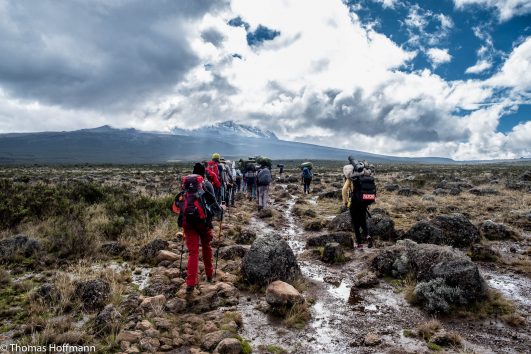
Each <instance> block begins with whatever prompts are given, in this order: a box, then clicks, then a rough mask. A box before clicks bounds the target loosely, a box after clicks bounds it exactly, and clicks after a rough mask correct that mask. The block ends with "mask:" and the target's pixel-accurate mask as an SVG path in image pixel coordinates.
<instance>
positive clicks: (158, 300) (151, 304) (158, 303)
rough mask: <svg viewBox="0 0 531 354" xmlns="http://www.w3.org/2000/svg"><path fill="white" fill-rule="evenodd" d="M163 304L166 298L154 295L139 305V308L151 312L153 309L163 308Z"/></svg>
mask: <svg viewBox="0 0 531 354" xmlns="http://www.w3.org/2000/svg"><path fill="white" fill-rule="evenodd" d="M165 304H166V296H164V295H162V294H161V295H156V296H152V297H146V298H145V299H144V300H142V302H141V303H140V307H141V308H142V309H144V310H148V311H151V310H153V309H155V308H164V305H165Z"/></svg>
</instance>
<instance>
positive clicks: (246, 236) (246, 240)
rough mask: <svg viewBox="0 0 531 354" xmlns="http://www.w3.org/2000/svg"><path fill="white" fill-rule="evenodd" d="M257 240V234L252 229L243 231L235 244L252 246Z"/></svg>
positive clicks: (235, 238)
mask: <svg viewBox="0 0 531 354" xmlns="http://www.w3.org/2000/svg"><path fill="white" fill-rule="evenodd" d="M254 240H256V232H255V231H254V230H251V229H246V228H244V229H242V231H241V232H240V233H238V234H236V236H235V237H234V242H236V243H237V244H242V245H250V244H252V243H253V242H254Z"/></svg>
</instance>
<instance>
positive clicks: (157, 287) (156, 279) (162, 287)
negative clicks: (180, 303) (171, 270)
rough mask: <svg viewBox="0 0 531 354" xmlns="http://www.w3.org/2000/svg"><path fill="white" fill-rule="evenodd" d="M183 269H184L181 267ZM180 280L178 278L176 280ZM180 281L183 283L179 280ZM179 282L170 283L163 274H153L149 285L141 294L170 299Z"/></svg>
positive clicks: (177, 288) (170, 280)
mask: <svg viewBox="0 0 531 354" xmlns="http://www.w3.org/2000/svg"><path fill="white" fill-rule="evenodd" d="M183 267H185V266H184V265H183ZM177 279H180V278H177ZM180 281H183V280H182V279H180ZM180 281H172V279H170V278H169V277H167V276H166V275H164V274H153V275H152V276H151V277H150V278H149V283H148V284H147V286H146V287H145V288H144V290H143V292H144V294H145V295H146V296H157V295H161V294H163V295H165V296H166V297H167V298H169V297H172V296H173V295H174V294H175V293H176V292H177V290H179V287H180V285H181V283H180Z"/></svg>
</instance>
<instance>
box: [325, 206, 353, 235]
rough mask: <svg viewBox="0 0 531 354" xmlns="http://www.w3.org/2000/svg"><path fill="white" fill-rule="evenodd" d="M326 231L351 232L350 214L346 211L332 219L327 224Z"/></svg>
mask: <svg viewBox="0 0 531 354" xmlns="http://www.w3.org/2000/svg"><path fill="white" fill-rule="evenodd" d="M328 229H329V230H331V231H352V224H351V221H350V212H349V211H348V210H347V211H345V212H343V213H341V214H339V215H338V216H336V217H335V218H333V219H332V221H330V222H329V223H328Z"/></svg>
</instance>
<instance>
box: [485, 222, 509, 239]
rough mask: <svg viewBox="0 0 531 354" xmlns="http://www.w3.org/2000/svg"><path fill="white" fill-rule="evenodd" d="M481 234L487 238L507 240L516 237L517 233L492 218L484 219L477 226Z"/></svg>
mask: <svg viewBox="0 0 531 354" xmlns="http://www.w3.org/2000/svg"><path fill="white" fill-rule="evenodd" d="M479 231H480V233H481V236H483V237H485V238H486V239H487V240H507V239H511V238H517V237H518V235H517V233H516V232H514V231H513V230H511V229H509V228H508V227H507V226H505V225H504V224H497V223H495V222H493V221H492V220H486V221H484V222H483V223H482V224H481V226H480V227H479Z"/></svg>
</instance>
